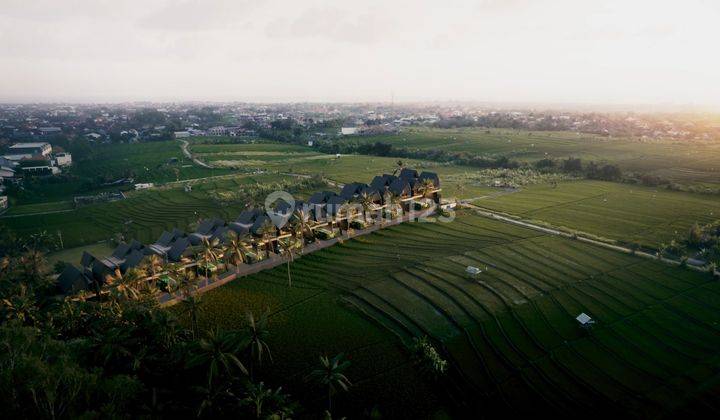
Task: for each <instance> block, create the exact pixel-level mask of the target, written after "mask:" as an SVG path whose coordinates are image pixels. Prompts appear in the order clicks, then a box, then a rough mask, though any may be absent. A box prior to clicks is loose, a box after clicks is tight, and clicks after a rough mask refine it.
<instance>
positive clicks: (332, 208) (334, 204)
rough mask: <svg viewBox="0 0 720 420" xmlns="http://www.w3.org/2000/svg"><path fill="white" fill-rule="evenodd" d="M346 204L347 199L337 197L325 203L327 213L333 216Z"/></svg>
mask: <svg viewBox="0 0 720 420" xmlns="http://www.w3.org/2000/svg"><path fill="white" fill-rule="evenodd" d="M348 202H349V200H348V199H347V198H345V197H341V196H339V195H336V196H334V197H331V198H330V199H329V200H328V202H327V212H328V213H330V214H332V215H333V216H334V215H336V214H337V213H338V211H339V210H340V209H341V208H342V207H343V206H344V205H346V204H348Z"/></svg>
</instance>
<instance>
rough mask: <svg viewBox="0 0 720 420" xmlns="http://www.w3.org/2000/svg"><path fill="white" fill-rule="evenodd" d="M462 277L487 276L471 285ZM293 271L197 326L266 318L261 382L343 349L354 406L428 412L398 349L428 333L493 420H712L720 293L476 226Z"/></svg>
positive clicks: (515, 230) (249, 286)
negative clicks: (579, 417)
mask: <svg viewBox="0 0 720 420" xmlns="http://www.w3.org/2000/svg"><path fill="white" fill-rule="evenodd" d="M468 265H473V266H477V267H480V268H481V269H482V270H483V273H481V274H479V275H478V276H477V277H475V278H470V277H468V275H467V274H466V273H465V268H466V267H467V266H468ZM292 274H293V286H292V287H288V286H287V273H286V271H285V268H284V267H279V268H276V269H273V270H269V271H266V272H262V273H259V274H256V275H253V276H250V277H246V278H243V279H240V280H237V281H234V282H232V283H230V284H228V285H226V286H224V287H222V288H219V289H216V290H213V291H211V292H209V293H207V294H206V295H204V296H203V300H204V303H203V306H204V312H203V324H204V325H205V326H206V327H207V328H211V327H222V328H230V327H232V326H237V325H239V323H240V322H241V318H242V313H243V312H244V310H245V309H247V308H250V309H253V310H256V311H257V310H260V309H261V308H265V307H268V308H269V309H270V311H271V313H272V314H273V315H272V317H271V328H272V331H273V335H272V339H271V348H273V349H277V350H273V351H274V352H276V353H274V356H275V355H277V357H276V361H275V364H274V365H273V366H272V367H268V368H267V369H268V370H269V371H271V372H276V373H277V374H280V373H281V372H284V374H285V375H289V377H291V378H301V377H302V376H303V375H304V374H306V373H307V372H308V369H311V366H312V361H313V360H315V359H316V357H317V354H318V353H324V352H326V353H329V354H333V353H336V352H340V351H344V352H346V354H348V355H349V357H350V358H351V360H353V368H352V370H351V371H350V372H349V374H350V376H351V379H352V380H354V381H356V382H358V383H361V384H363V386H362V387H361V389H358V390H356V391H355V392H354V393H353V396H352V400H353V401H355V402H356V403H359V404H360V403H363V404H367V403H368V402H371V401H375V402H379V404H380V409H381V412H383V413H386V412H391V413H392V412H393V410H394V409H395V410H398V409H400V410H404V409H405V405H403V404H409V405H410V406H412V404H413V403H415V402H417V401H422V402H424V403H423V404H422V407H416V410H415V411H416V412H422V411H423V410H426V409H429V410H433V409H435V408H433V407H434V406H433V404H430V402H431V401H436V397H437V396H433V395H434V394H432V393H431V394H429V395H428V394H427V392H428V390H429V389H432V388H431V387H430V388H428V387H427V386H422V385H418V381H419V382H420V383H421V384H422V383H427V382H426V381H423V380H419V378H418V376H417V373H416V372H415V371H414V370H413V369H412V368H411V367H410V366H408V364H407V363H408V362H407V357H406V354H405V353H404V351H403V346H402V344H401V343H405V342H408V341H409V340H410V339H411V338H412V337H417V336H423V335H427V336H429V337H430V338H431V339H432V340H433V342H434V343H435V345H436V347H437V348H438V349H439V350H441V352H442V354H443V356H444V357H446V358H447V359H448V360H449V361H450V362H451V364H452V366H453V367H454V369H452V371H451V373H450V374H449V377H448V378H447V384H444V385H443V386H442V388H443V389H446V390H447V391H448V393H449V396H450V398H451V400H452V401H455V403H457V404H466V405H465V406H466V407H468V406H469V407H474V408H476V409H483V410H485V412H486V413H504V414H507V413H512V412H515V411H532V410H535V409H546V410H547V409H550V410H553V411H556V412H557V413H559V414H564V415H572V414H575V413H579V412H586V413H587V412H594V413H597V414H608V413H622V414H624V415H626V416H643V417H649V416H652V417H657V416H659V415H667V414H668V413H674V414H677V413H680V412H682V411H683V410H686V409H687V408H688V407H689V405H688V404H690V403H691V402H692V406H693V408H698V407H700V408H699V409H700V410H701V411H702V410H712V409H717V408H718V405H717V403H716V402H715V400H714V399H715V397H717V393H718V392H720V388H719V385H720V376H718V372H719V371H720V350H719V349H720V334H718V332H719V330H720V315H719V314H720V312H718V309H720V283H718V282H717V281H714V280H712V279H711V277H710V276H709V275H707V274H703V273H697V272H692V271H687V270H683V269H680V268H675V267H669V266H665V265H662V264H659V263H657V262H655V261H648V260H644V259H641V258H638V257H633V256H630V255H625V254H620V253H616V252H614V251H610V250H606V249H602V248H597V247H594V246H592V245H589V244H585V243H581V242H577V241H573V240H569V239H564V238H560V237H554V236H548V235H546V234H542V233H540V232H537V231H533V230H529V229H525V228H521V227H517V226H513V225H508V224H504V223H501V222H498V221H493V220H490V219H485V218H481V217H479V216H475V215H472V214H463V215H461V216H460V217H458V218H457V220H456V221H454V222H453V223H449V224H443V223H411V224H405V225H401V226H396V227H392V228H389V229H386V230H383V231H380V232H376V233H373V234H371V235H368V236H364V237H360V238H357V239H354V240H351V241H347V242H345V243H343V244H341V245H337V246H334V247H331V248H328V249H325V250H322V251H319V252H316V253H313V254H310V255H307V256H304V257H302V258H300V259H298V260H296V262H295V263H293V265H292ZM581 312H585V313H587V314H589V315H590V316H591V317H592V318H593V319H595V320H596V321H597V324H596V325H595V326H594V327H593V328H592V329H590V330H586V329H583V328H581V327H580V326H579V325H578V323H577V322H576V321H575V319H574V318H575V317H576V316H577V315H578V314H580V313H581ZM398 389H404V390H406V391H407V392H405V393H403V395H400V396H401V397H402V398H400V399H399V400H397V399H396V398H397V397H398V396H399V395H398V392H400V391H398ZM293 391H294V392H298V390H295V389H293ZM299 392H302V391H299ZM435 392H438V390H437V389H435ZM384 396H386V397H388V398H385V397H384ZM392 401H401V402H402V403H397V404H399V405H398V406H397V407H395V408H393V407H394V406H393V404H396V403H393V402H392ZM445 401H446V400H445ZM346 403H347V404H352V403H351V402H349V401H347V400H346ZM366 406H367V405H366ZM459 407H462V405H459ZM384 410H385V411H384ZM590 410H592V411H590ZM400 412H403V411H400ZM425 414H426V415H427V413H425Z"/></svg>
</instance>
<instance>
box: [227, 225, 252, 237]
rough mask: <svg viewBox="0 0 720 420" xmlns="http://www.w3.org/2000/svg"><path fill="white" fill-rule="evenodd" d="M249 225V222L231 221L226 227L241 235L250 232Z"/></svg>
mask: <svg viewBox="0 0 720 420" xmlns="http://www.w3.org/2000/svg"><path fill="white" fill-rule="evenodd" d="M251 227H252V225H250V224H242V223H238V222H232V223H230V224H229V225H228V228H230V230H232V231H233V232H235V233H236V234H237V235H238V236H241V237H242V236H245V235H247V234H248V233H250V228H251Z"/></svg>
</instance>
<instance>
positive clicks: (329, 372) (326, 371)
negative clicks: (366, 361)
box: [310, 353, 352, 411]
mask: <svg viewBox="0 0 720 420" xmlns="http://www.w3.org/2000/svg"><path fill="white" fill-rule="evenodd" d="M348 366H350V362H349V361H347V360H343V354H342V353H340V354H338V355H337V356H335V357H333V358H332V359H329V358H328V357H327V356H320V367H319V368H317V369H315V370H313V371H312V372H311V373H310V379H312V380H314V381H315V382H317V383H318V384H319V385H320V386H323V387H327V404H328V411H332V397H333V395H335V394H336V393H337V392H338V391H347V390H348V388H350V386H351V385H352V384H351V383H350V380H349V379H348V378H347V377H346V376H345V374H344V373H343V372H344V371H345V370H346V369H347V368H348Z"/></svg>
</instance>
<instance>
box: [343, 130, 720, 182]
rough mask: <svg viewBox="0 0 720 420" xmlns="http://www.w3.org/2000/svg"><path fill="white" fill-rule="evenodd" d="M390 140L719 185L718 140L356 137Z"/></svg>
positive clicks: (496, 133)
mask: <svg viewBox="0 0 720 420" xmlns="http://www.w3.org/2000/svg"><path fill="white" fill-rule="evenodd" d="M352 141H358V142H376V141H382V142H387V143H391V144H393V145H394V146H396V147H401V148H407V149H441V150H445V151H448V152H470V153H473V154H478V155H485V156H489V157H492V156H501V155H502V156H507V157H510V158H513V159H517V160H521V161H536V160H539V159H543V158H546V157H551V158H566V157H569V156H574V157H579V158H582V159H584V160H594V161H607V162H611V163H616V164H618V165H620V167H621V168H622V169H623V170H626V171H637V172H644V173H652V174H655V175H660V176H663V177H665V178H668V179H671V180H673V181H676V182H680V183H687V184H713V185H715V186H716V187H717V185H716V184H718V183H720V176H719V175H720V143H718V142H716V141H715V142H709V141H708V142H692V143H691V144H688V142H685V141H671V140H643V139H630V138H608V137H601V136H595V135H590V134H580V133H573V132H543V131H538V132H530V131H523V130H500V129H492V130H486V129H478V128H464V129H450V130H443V129H423V128H412V129H406V130H403V131H402V132H401V133H400V134H398V135H387V136H372V137H358V138H353V139H352Z"/></svg>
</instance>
